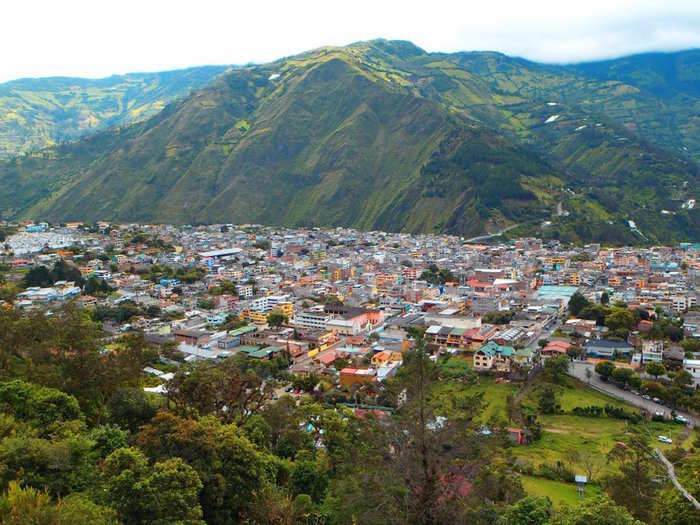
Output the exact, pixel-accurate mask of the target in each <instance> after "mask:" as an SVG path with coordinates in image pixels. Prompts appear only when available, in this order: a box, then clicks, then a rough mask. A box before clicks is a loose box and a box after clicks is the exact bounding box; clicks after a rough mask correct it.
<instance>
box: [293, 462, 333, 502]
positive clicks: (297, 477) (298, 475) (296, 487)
mask: <svg viewBox="0 0 700 525" xmlns="http://www.w3.org/2000/svg"><path fill="white" fill-rule="evenodd" d="M308 456H310V455H307V459H304V458H297V460H296V461H295V462H294V466H293V467H292V470H291V472H290V474H289V487H290V490H291V492H292V497H296V496H299V495H300V494H308V495H309V496H311V499H312V500H313V501H314V502H316V503H320V502H321V500H322V499H323V496H324V494H325V492H326V486H327V485H328V476H327V473H326V472H325V470H324V469H323V468H321V466H320V465H319V463H318V462H317V461H314V460H313V459H311V458H310V457H308Z"/></svg>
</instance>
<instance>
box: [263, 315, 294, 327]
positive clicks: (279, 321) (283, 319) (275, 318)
mask: <svg viewBox="0 0 700 525" xmlns="http://www.w3.org/2000/svg"><path fill="white" fill-rule="evenodd" d="M288 321H289V319H288V318H287V316H286V315H284V314H282V313H280V312H270V313H269V314H267V324H268V325H269V326H270V327H271V328H279V327H280V326H282V325H283V324H286V323H287V322H288Z"/></svg>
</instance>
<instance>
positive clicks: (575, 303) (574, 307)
mask: <svg viewBox="0 0 700 525" xmlns="http://www.w3.org/2000/svg"><path fill="white" fill-rule="evenodd" d="M590 304H591V303H590V302H589V301H588V299H586V298H585V297H584V296H583V294H582V293H581V292H575V293H574V294H573V295H572V296H571V298H570V299H569V305H568V308H569V312H570V313H571V315H574V316H578V314H579V313H580V312H581V310H583V309H584V308H585V307H586V306H588V305H590Z"/></svg>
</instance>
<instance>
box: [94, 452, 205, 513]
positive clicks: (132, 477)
mask: <svg viewBox="0 0 700 525" xmlns="http://www.w3.org/2000/svg"><path fill="white" fill-rule="evenodd" d="M102 477H103V484H104V491H103V493H102V494H103V497H104V499H105V501H106V502H107V503H108V504H109V505H110V506H112V507H113V508H114V509H116V510H117V512H118V514H119V517H120V518H121V519H122V520H123V521H124V523H125V524H126V525H131V524H139V523H153V524H156V523H163V524H165V523H176V522H177V523H188V524H192V525H195V524H197V525H198V524H202V525H203V523H204V522H203V521H202V520H201V518H202V508H201V506H200V505H199V491H200V490H201V489H202V482H201V481H200V479H199V476H198V475H197V473H196V472H195V471H194V469H192V467H190V466H189V465H188V464H187V463H185V462H184V461H183V460H182V459H180V458H170V459H166V460H164V461H162V462H157V463H155V464H154V465H153V467H152V468H149V465H148V460H147V459H146V457H145V456H144V455H143V453H142V452H141V451H139V450H137V449H133V448H121V449H118V450H116V451H114V452H113V453H112V454H110V455H109V456H108V457H107V459H106V460H105V463H104V466H103V473H102Z"/></svg>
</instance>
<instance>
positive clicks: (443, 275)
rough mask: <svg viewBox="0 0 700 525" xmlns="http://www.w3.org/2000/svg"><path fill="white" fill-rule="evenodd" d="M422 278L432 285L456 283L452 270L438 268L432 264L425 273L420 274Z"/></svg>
mask: <svg viewBox="0 0 700 525" xmlns="http://www.w3.org/2000/svg"><path fill="white" fill-rule="evenodd" d="M420 278H421V279H422V280H424V281H427V282H429V283H430V284H435V285H437V284H445V283H446V282H447V281H455V280H456V279H455V276H454V275H453V274H452V272H451V271H450V270H447V269H445V268H438V267H437V266H436V265H434V264H431V265H430V266H428V267H427V268H426V269H425V270H423V273H421V274H420Z"/></svg>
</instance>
